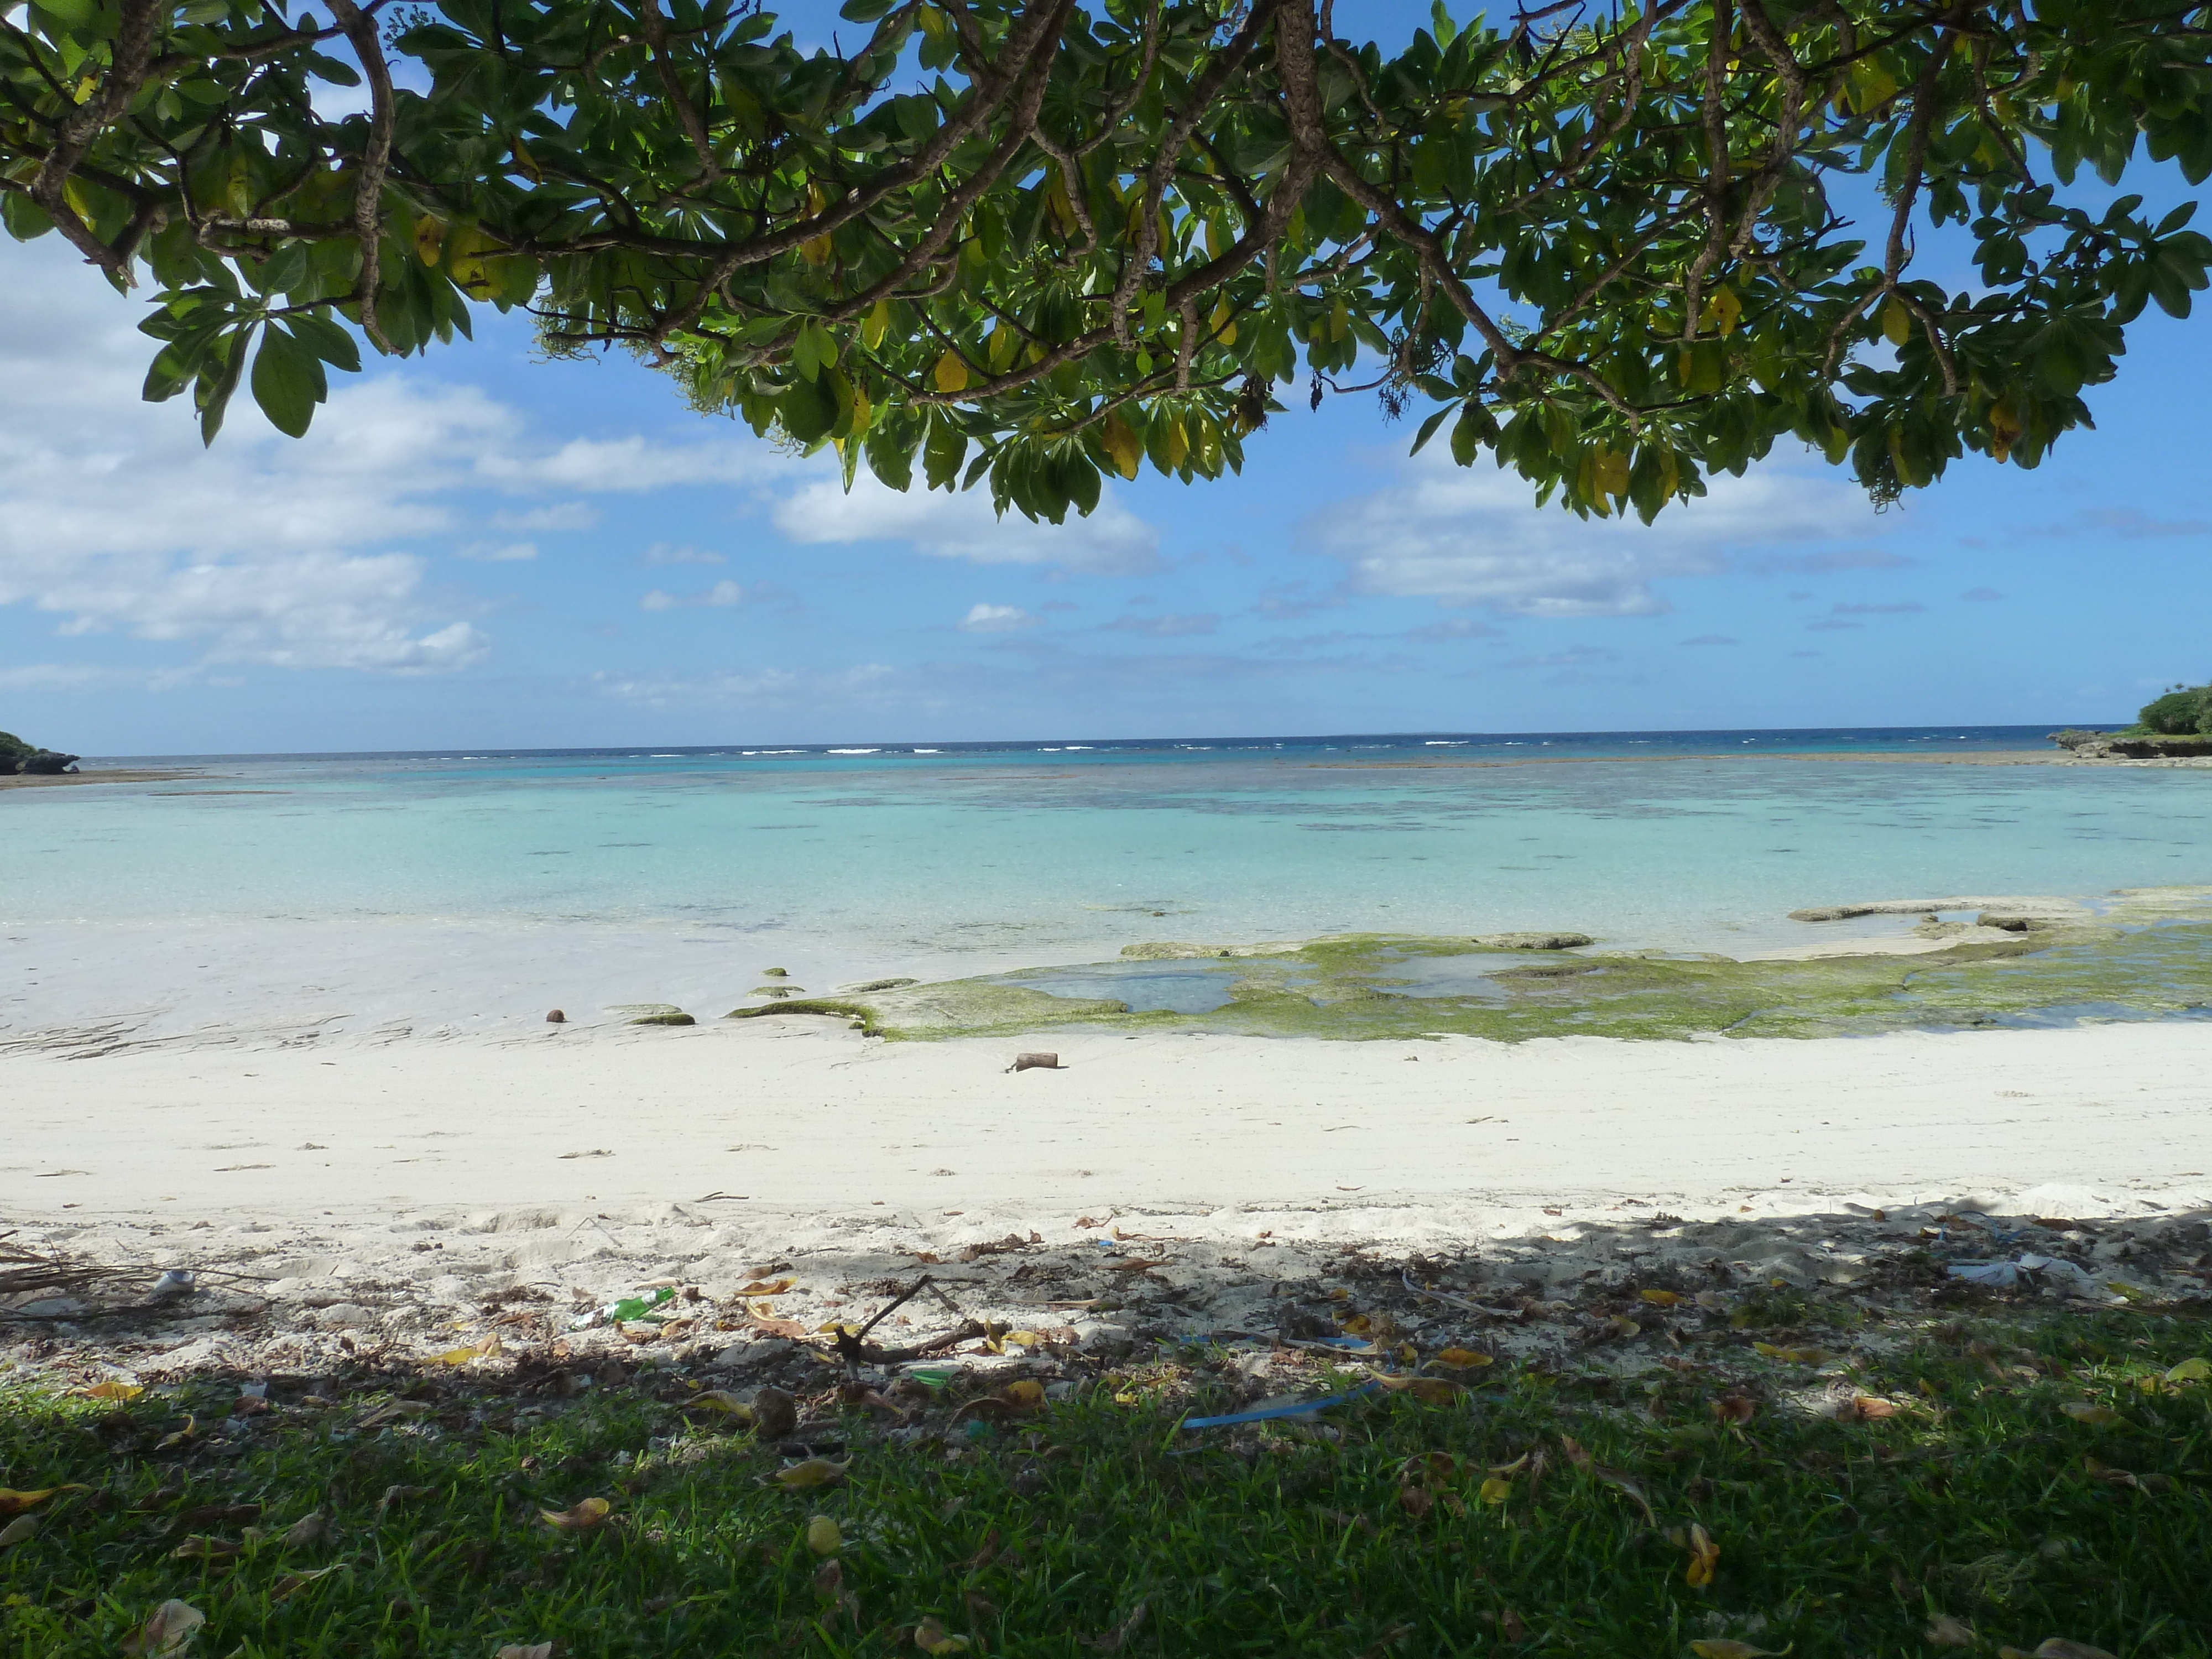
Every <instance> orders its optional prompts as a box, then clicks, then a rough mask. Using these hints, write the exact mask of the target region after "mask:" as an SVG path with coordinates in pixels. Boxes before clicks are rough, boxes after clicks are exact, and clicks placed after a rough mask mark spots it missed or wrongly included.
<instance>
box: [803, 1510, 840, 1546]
mask: <svg viewBox="0 0 2212 1659" xmlns="http://www.w3.org/2000/svg"><path fill="white" fill-rule="evenodd" d="M806 1547H807V1548H809V1549H811V1550H812V1551H813V1552H814V1553H816V1554H817V1555H835V1554H836V1553H837V1552H838V1551H839V1550H841V1549H842V1548H844V1547H845V1534H844V1532H843V1530H842V1528H839V1526H838V1525H837V1522H836V1519H835V1517H833V1516H827V1515H817V1516H815V1517H814V1518H813V1519H812V1520H811V1521H809V1522H807V1523H806Z"/></svg>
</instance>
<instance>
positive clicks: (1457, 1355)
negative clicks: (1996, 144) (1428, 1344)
mask: <svg viewBox="0 0 2212 1659" xmlns="http://www.w3.org/2000/svg"><path fill="white" fill-rule="evenodd" d="M1497 1363H1498V1361H1497V1358H1496V1357H1495V1356H1494V1355H1492V1354H1486V1353H1480V1352H1476V1351H1475V1350H1474V1349H1473V1348H1446V1349H1445V1350H1444V1351H1443V1352H1442V1353H1440V1354H1438V1355H1437V1364H1439V1365H1449V1366H1450V1367H1451V1368H1452V1369H1453V1370H1460V1371H1471V1370H1480V1368H1481V1367H1483V1366H1485V1365H1494V1364H1497Z"/></svg>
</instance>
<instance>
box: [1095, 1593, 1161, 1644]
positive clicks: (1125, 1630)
mask: <svg viewBox="0 0 2212 1659" xmlns="http://www.w3.org/2000/svg"><path fill="white" fill-rule="evenodd" d="M1149 1607H1150V1604H1149V1603H1148V1602H1144V1601H1139V1602H1138V1603H1137V1605H1136V1606H1135V1607H1133V1608H1132V1609H1131V1610H1130V1613H1129V1616H1128V1617H1127V1619H1124V1620H1122V1621H1121V1623H1120V1624H1118V1625H1116V1626H1114V1628H1113V1629H1111V1630H1109V1631H1108V1632H1106V1633H1105V1634H1104V1635H1103V1636H1085V1637H1082V1638H1079V1640H1080V1641H1081V1642H1082V1644H1083V1645H1084V1646H1085V1647H1087V1648H1096V1649H1097V1650H1099V1651H1100V1652H1101V1653H1119V1652H1120V1651H1121V1644H1123V1643H1125V1642H1127V1640H1128V1639H1129V1638H1131V1637H1133V1636H1134V1635H1135V1634H1136V1633H1137V1632H1139V1631H1140V1630H1142V1629H1143V1628H1144V1627H1145V1614H1146V1612H1147V1611H1148V1610H1149Z"/></svg>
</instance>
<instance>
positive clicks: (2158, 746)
mask: <svg viewBox="0 0 2212 1659" xmlns="http://www.w3.org/2000/svg"><path fill="white" fill-rule="evenodd" d="M2051 742H2053V743H2055V744H2057V745H2058V746H2059V747H2060V748H2061V749H2063V750H2067V751H2068V752H2069V753H2070V754H2071V755H2072V756H2073V757H2075V759H2076V760H2200V759H2212V733H2206V732H2081V731H2075V730H2070V729H2069V730H2068V731H2064V732H2052V733H2051Z"/></svg>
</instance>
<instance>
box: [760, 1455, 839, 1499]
mask: <svg viewBox="0 0 2212 1659" xmlns="http://www.w3.org/2000/svg"><path fill="white" fill-rule="evenodd" d="M851 1467H852V1460H851V1459H850V1458H848V1459H847V1460H846V1461H845V1462H842V1463H833V1462H830V1461H829V1459H828V1458H826V1457H810V1458H808V1459H807V1460H806V1461H805V1462H803V1463H793V1465H792V1466H791V1467H790V1468H787V1469H778V1470H777V1471H776V1472H775V1474H771V1475H769V1476H768V1477H767V1479H768V1480H773V1481H774V1482H775V1484H776V1485H777V1486H781V1487H782V1488H783V1489H784V1490H785V1491H786V1492H805V1491H806V1490H807V1489H808V1488H810V1487H813V1486H832V1485H834V1484H836V1482H837V1481H839V1480H843V1479H844V1478H845V1471H846V1470H847V1469H848V1468H851Z"/></svg>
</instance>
